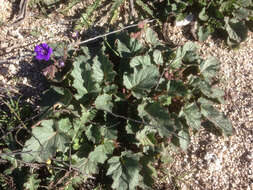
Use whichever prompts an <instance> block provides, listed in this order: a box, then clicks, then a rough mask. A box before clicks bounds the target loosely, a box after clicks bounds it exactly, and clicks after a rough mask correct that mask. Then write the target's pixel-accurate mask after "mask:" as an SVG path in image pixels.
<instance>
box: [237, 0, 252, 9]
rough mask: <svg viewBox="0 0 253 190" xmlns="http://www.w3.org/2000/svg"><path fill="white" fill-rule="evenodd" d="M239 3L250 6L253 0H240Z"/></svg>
mask: <svg viewBox="0 0 253 190" xmlns="http://www.w3.org/2000/svg"><path fill="white" fill-rule="evenodd" d="M237 3H238V4H239V5H240V6H242V7H249V6H252V5H253V2H252V0H238V1H237Z"/></svg>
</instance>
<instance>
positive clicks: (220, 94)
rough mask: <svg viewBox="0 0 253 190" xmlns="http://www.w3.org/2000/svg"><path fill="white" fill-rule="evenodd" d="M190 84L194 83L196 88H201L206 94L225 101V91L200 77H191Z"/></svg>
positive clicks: (222, 101)
mask: <svg viewBox="0 0 253 190" xmlns="http://www.w3.org/2000/svg"><path fill="white" fill-rule="evenodd" d="M189 85H192V86H193V87H195V88H196V89H198V90H200V91H201V92H202V93H203V94H204V95H205V96H207V97H208V98H212V99H217V100H218V101H219V102H220V103H224V91H223V90H220V89H219V88H216V87H212V86H211V85H210V84H208V83H207V82H206V81H204V80H202V79H200V78H199V77H193V76H192V75H191V77H189Z"/></svg>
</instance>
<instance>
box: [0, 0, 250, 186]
mask: <svg viewBox="0 0 253 190" xmlns="http://www.w3.org/2000/svg"><path fill="white" fill-rule="evenodd" d="M52 2H53V1H45V2H44V1H32V2H30V3H31V4H30V6H32V7H36V5H38V4H39V5H40V6H42V7H44V8H45V10H46V11H47V10H49V7H51V8H52V9H53V8H55V6H56V4H54V3H52ZM57 2H58V4H60V3H63V2H61V1H57ZM79 2H80V1H67V2H65V3H66V7H65V9H64V10H62V11H61V12H62V13H65V12H66V11H67V10H69V9H70V8H71V7H73V6H74V5H75V4H77V3H79ZM129 2H130V1H129ZM134 2H135V3H134V8H135V9H136V10H137V12H138V16H139V18H155V19H156V20H158V23H159V24H161V23H162V22H164V21H165V20H166V17H168V16H169V15H171V14H172V15H173V16H175V18H176V19H182V18H185V16H186V15H189V14H193V15H194V16H195V18H196V20H197V26H198V27H197V28H198V30H197V33H198V38H199V40H200V41H203V40H205V39H206V38H207V37H208V36H209V35H210V34H215V32H217V31H220V30H221V31H223V32H224V33H225V34H226V39H227V43H228V44H229V45H231V46H234V45H236V44H239V43H240V42H242V41H243V40H245V37H246V34H247V22H250V21H252V2H251V1H247V0H244V1H232V0H231V1H204V0H199V1H197V0H192V1H181V0H177V1H161V2H160V3H153V1H152V2H151V1H144V0H137V1H134ZM104 3H105V2H104V1H102V0H95V1H94V3H93V4H91V5H89V6H88V7H87V8H86V9H85V10H83V12H82V13H81V14H80V17H79V18H78V19H77V22H76V23H75V25H74V28H75V29H81V28H83V27H86V28H89V27H90V26H92V25H93V22H94V21H93V20H92V18H93V17H92V15H93V14H94V12H95V10H97V9H99V8H100V7H101V6H102V5H104ZM124 3H126V0H115V1H112V2H111V8H110V11H109V15H110V16H109V17H108V23H110V24H113V23H114V22H115V21H117V19H118V15H119V14H120V12H119V9H120V7H122V6H124ZM45 4H47V6H46V5H45ZM49 5H50V6H49ZM161 7H162V9H161ZM157 10H160V12H158V11H157ZM129 17H130V16H129ZM159 26H160V25H159ZM157 28H158V30H159V27H157ZM34 35H37V31H35V34H34ZM77 43H79V42H77ZM74 45H76V46H73V44H68V43H66V42H61V43H54V44H49V46H50V47H51V48H52V49H53V53H52V57H51V63H53V64H49V66H48V67H47V68H45V69H44V70H43V74H44V75H45V76H46V77H47V79H48V80H49V81H50V82H51V87H50V88H49V89H47V90H46V91H45V92H44V93H43V96H42V97H41V103H40V114H39V115H38V117H36V122H33V123H31V122H30V121H31V120H29V122H26V121H27V120H26V119H27V118H29V117H32V116H31V115H30V114H31V107H29V106H25V105H22V106H21V105H20V103H19V100H17V101H14V100H13V99H12V98H11V97H10V98H9V99H8V100H7V101H5V102H4V106H3V108H2V110H1V111H0V112H1V115H0V127H1V140H0V143H1V144H0V146H1V152H0V157H1V165H4V167H2V168H1V174H0V183H1V187H2V188H3V189H9V188H13V189H48V188H49V189H50V188H51V189H53V188H55V189H65V190H72V189H80V188H81V187H83V186H84V185H85V184H88V183H89V182H90V180H93V181H92V184H93V186H92V187H91V188H93V189H117V190H128V189H130V190H134V189H138V188H139V189H153V188H152V187H153V186H152V185H153V182H154V180H155V179H156V177H157V168H155V167H154V165H155V163H159V166H160V165H163V164H166V163H168V162H169V161H170V160H169V158H170V155H169V153H168V149H169V148H170V147H179V148H180V149H182V150H183V151H187V148H188V146H189V143H190V137H191V135H194V134H195V133H196V132H198V131H199V130H200V129H201V128H205V129H206V130H208V131H211V132H214V133H215V134H219V135H220V134H224V135H226V136H229V135H232V133H233V129H232V126H231V124H230V122H229V120H228V119H227V118H226V117H225V116H224V115H223V114H222V113H220V112H219V111H218V110H216V109H215V107H214V105H216V104H222V103H224V100H223V96H224V93H223V91H222V90H220V89H218V88H217V85H216V84H217V82H218V79H217V78H216V76H217V72H218V70H219V65H220V63H219V61H218V58H214V57H209V58H207V59H206V60H204V59H203V58H201V57H200V56H199V55H198V54H197V49H198V47H197V46H196V45H195V44H194V43H193V42H187V43H186V44H184V45H183V46H182V47H177V49H171V48H170V47H169V46H168V45H167V44H165V43H163V41H162V40H161V39H159V38H158V35H157V33H156V32H155V31H154V29H153V28H152V27H149V26H148V24H147V23H146V22H140V23H139V24H138V27H136V28H131V29H129V30H127V31H125V32H121V33H116V34H112V35H108V36H107V37H104V38H103V40H100V41H99V40H97V41H92V42H91V43H89V44H88V45H87V46H86V45H80V43H79V46H78V44H74ZM77 47H78V48H77ZM42 52H43V51H42ZM43 53H45V52H43ZM49 56H50V55H49ZM58 63H61V65H59V64H58ZM158 169H159V168H158ZM178 180H180V179H178Z"/></svg>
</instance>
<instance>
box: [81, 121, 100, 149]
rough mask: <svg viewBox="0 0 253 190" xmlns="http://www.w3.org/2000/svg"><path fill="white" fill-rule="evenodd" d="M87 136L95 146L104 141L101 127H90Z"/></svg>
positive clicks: (86, 132)
mask: <svg viewBox="0 0 253 190" xmlns="http://www.w3.org/2000/svg"><path fill="white" fill-rule="evenodd" d="M85 134H86V136H87V138H88V140H90V141H92V142H93V143H94V144H98V143H99V142H100V141H101V140H102V138H101V133H100V130H99V127H97V126H94V125H90V126H89V127H88V128H87V129H86V131H85Z"/></svg>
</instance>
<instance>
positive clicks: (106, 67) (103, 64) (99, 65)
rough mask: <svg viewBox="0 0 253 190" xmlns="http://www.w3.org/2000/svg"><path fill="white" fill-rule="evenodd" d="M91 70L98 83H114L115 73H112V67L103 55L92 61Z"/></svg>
mask: <svg viewBox="0 0 253 190" xmlns="http://www.w3.org/2000/svg"><path fill="white" fill-rule="evenodd" d="M92 69H93V75H92V76H93V78H94V79H95V80H96V81H97V82H98V83H101V82H102V81H108V82H114V77H115V75H116V73H115V71H113V65H112V64H111V62H110V61H109V59H108V58H107V57H106V56H105V55H99V56H96V57H95V58H94V59H93V65H92Z"/></svg>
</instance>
